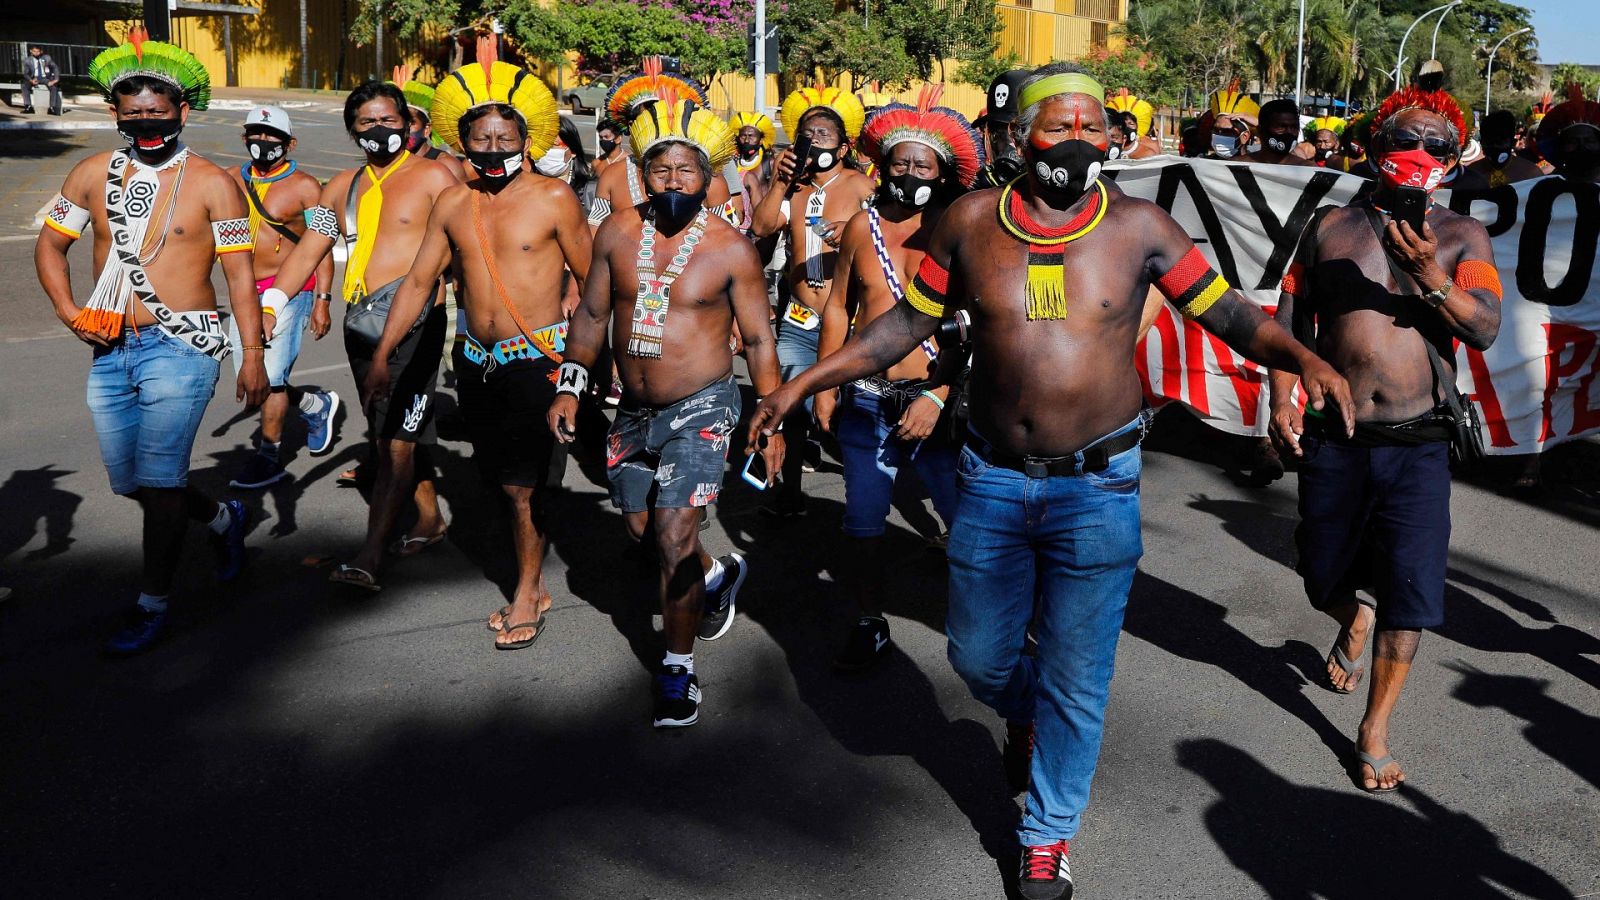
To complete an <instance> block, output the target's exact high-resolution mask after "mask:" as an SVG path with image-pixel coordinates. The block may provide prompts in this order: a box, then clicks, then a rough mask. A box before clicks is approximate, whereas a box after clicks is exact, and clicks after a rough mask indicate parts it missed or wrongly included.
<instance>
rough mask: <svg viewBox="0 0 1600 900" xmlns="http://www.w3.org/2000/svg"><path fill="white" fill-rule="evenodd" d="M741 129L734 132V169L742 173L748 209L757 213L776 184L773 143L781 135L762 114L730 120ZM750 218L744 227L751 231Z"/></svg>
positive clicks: (741, 185)
mask: <svg viewBox="0 0 1600 900" xmlns="http://www.w3.org/2000/svg"><path fill="white" fill-rule="evenodd" d="M728 123H729V124H730V125H733V126H734V127H735V128H737V129H738V130H737V131H735V132H734V135H733V140H734V157H733V165H734V168H735V169H737V170H738V172H739V186H740V187H741V188H742V189H743V190H744V203H745V208H746V209H748V210H749V211H750V213H751V216H754V214H755V208H756V206H757V205H758V204H760V203H761V198H762V197H765V196H766V194H767V189H768V188H769V187H771V185H772V144H773V141H774V140H775V139H776V135H777V132H775V131H774V130H773V128H772V120H771V119H769V118H767V117H766V116H765V115H764V114H762V113H735V114H734V115H733V118H731V119H729V120H728ZM749 218H750V217H746V220H745V222H744V223H743V224H742V225H741V226H740V227H741V229H742V230H744V231H747V232H748V231H749V230H750V221H749Z"/></svg>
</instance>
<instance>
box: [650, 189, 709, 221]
mask: <svg viewBox="0 0 1600 900" xmlns="http://www.w3.org/2000/svg"><path fill="white" fill-rule="evenodd" d="M705 200H706V192H705V190H704V189H701V190H700V191H699V192H698V193H694V194H685V193H684V192H683V191H661V192H659V193H655V194H651V195H650V208H651V209H652V210H654V211H655V214H656V218H657V219H660V220H661V221H664V222H687V221H689V220H690V219H692V218H694V216H695V213H698V212H699V211H700V208H701V206H702V205H704V203H705Z"/></svg>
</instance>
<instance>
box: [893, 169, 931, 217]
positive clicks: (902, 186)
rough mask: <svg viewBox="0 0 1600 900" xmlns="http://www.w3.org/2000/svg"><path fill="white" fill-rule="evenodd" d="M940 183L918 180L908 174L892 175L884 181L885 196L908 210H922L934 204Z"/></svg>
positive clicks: (927, 179)
mask: <svg viewBox="0 0 1600 900" xmlns="http://www.w3.org/2000/svg"><path fill="white" fill-rule="evenodd" d="M938 187H939V182H938V181H937V180H934V179H930V178H918V177H917V176H915V175H913V174H911V173H910V172H907V173H906V174H904V175H891V176H888V177H886V178H884V179H883V187H882V188H880V189H879V190H880V191H882V194H883V196H885V197H888V198H889V199H890V200H893V201H894V202H896V203H898V204H900V205H901V206H903V207H905V208H906V209H922V208H923V207H925V206H927V205H928V204H929V203H932V202H933V195H934V192H935V191H937V190H938Z"/></svg>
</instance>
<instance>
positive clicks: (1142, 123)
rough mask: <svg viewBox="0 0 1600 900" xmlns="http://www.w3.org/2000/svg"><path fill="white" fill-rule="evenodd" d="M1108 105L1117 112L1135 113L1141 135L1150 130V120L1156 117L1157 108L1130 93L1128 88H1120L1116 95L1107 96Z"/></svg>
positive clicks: (1134, 118) (1134, 117) (1134, 116)
mask: <svg viewBox="0 0 1600 900" xmlns="http://www.w3.org/2000/svg"><path fill="white" fill-rule="evenodd" d="M1106 105H1107V106H1109V107H1111V108H1112V109H1114V110H1116V111H1117V112H1125V113H1126V112H1131V113H1133V120H1134V122H1136V123H1138V126H1139V136H1140V137H1143V136H1145V135H1146V134H1148V133H1149V132H1150V122H1151V120H1152V119H1154V118H1155V115H1156V109H1155V107H1153V106H1151V105H1150V102H1149V101H1148V100H1140V99H1139V98H1138V97H1135V96H1134V95H1132V94H1130V93H1128V89H1127V88H1118V89H1117V94H1116V96H1114V97H1107V98H1106Z"/></svg>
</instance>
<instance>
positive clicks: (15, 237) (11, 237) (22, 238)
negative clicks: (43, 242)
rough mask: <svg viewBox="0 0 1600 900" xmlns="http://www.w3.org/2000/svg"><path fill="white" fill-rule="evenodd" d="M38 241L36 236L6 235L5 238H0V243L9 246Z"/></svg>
mask: <svg viewBox="0 0 1600 900" xmlns="http://www.w3.org/2000/svg"><path fill="white" fill-rule="evenodd" d="M38 239H39V236H38V235H37V234H8V235H6V236H5V237H0V243H4V244H10V243H14V242H17V241H36V240H38Z"/></svg>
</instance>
